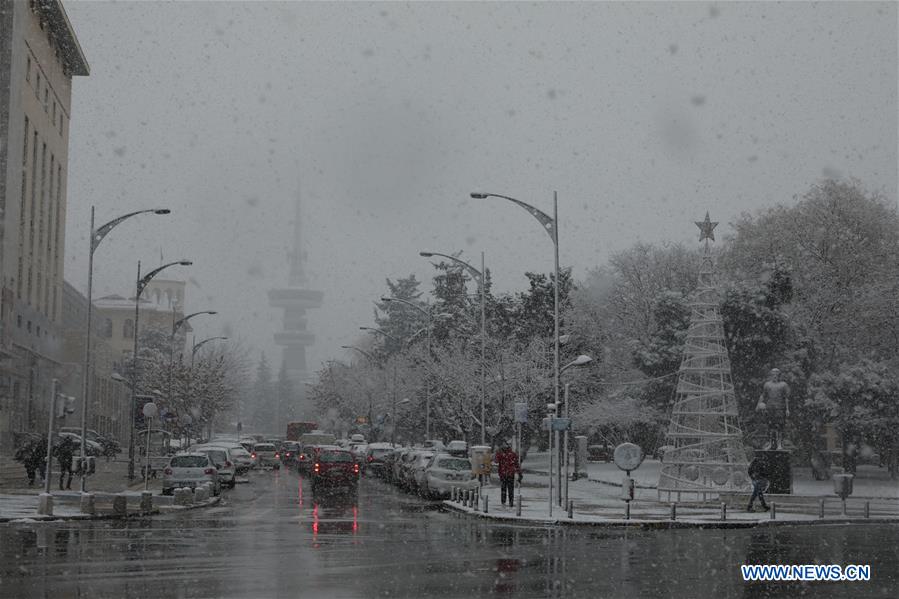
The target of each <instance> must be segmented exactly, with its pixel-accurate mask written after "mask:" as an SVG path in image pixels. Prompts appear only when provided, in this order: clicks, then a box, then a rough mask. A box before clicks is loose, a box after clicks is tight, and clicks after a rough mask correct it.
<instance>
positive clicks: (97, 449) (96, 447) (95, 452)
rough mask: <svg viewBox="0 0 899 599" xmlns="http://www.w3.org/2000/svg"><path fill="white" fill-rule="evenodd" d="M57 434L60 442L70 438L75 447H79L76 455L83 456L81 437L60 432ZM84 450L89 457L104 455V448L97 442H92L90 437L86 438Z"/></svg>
mask: <svg viewBox="0 0 899 599" xmlns="http://www.w3.org/2000/svg"><path fill="white" fill-rule="evenodd" d="M57 434H58V436H59V439H60V440H62V438H63V437H69V438H70V439H72V442H74V443H75V446H76V447H77V449H76V450H75V451H76V455H81V435H79V434H77V433H70V432H64V431H60V432H59V433H57ZM84 450H85V451H86V452H87V455H89V456H91V455H92V456H99V455H103V446H102V445H100V444H99V443H97V442H96V441H91V440H90V436H86V437H85V442H84Z"/></svg>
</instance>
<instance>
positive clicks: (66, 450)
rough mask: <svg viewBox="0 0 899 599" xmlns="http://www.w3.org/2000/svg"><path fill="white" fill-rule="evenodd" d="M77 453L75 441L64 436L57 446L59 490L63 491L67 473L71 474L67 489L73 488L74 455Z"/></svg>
mask: <svg viewBox="0 0 899 599" xmlns="http://www.w3.org/2000/svg"><path fill="white" fill-rule="evenodd" d="M74 454H75V443H74V441H72V438H71V437H68V436H66V437H63V439H62V441H60V443H59V445H58V446H57V447H56V461H57V463H58V464H59V490H60V491H62V481H63V479H64V478H65V475H66V473H68V474H69V480H68V482H66V489H71V488H72V457H73V455H74Z"/></svg>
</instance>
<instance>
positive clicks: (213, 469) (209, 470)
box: [203, 468, 215, 474]
mask: <svg viewBox="0 0 899 599" xmlns="http://www.w3.org/2000/svg"><path fill="white" fill-rule="evenodd" d="M203 474H215V468H207V469H206V470H204V471H203Z"/></svg>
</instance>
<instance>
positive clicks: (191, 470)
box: [162, 453, 222, 495]
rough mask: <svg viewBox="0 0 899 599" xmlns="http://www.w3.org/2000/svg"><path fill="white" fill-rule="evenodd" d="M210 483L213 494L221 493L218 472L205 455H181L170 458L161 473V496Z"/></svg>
mask: <svg viewBox="0 0 899 599" xmlns="http://www.w3.org/2000/svg"><path fill="white" fill-rule="evenodd" d="M207 482H209V483H212V489H213V494H215V495H218V494H219V493H221V491H222V486H221V483H219V474H218V470H216V469H215V464H213V463H212V460H211V459H210V458H209V456H208V455H206V454H205V453H182V454H178V455H174V456H172V458H171V459H170V460H169V464H168V466H166V467H165V469H164V470H163V471H162V494H163V495H171V494H172V492H173V491H174V490H175V489H176V488H178V487H190V488H191V489H195V488H197V486H199V485H202V484H203V483H207Z"/></svg>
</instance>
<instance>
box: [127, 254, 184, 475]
mask: <svg viewBox="0 0 899 599" xmlns="http://www.w3.org/2000/svg"><path fill="white" fill-rule="evenodd" d="M192 264H193V262H191V261H190V260H178V261H175V262H169V263H168V264H163V265H162V266H160V267H158V268H155V269H153V270H151V271H150V272H148V273H147V274H146V275H144V276H143V277H141V276H140V260H138V261H137V284H136V286H135V294H134V325H133V326H132V328H131V333H132V336H133V337H134V351H133V353H132V354H131V355H132V357H133V362H134V364H133V365H132V367H131V417H130V421H131V424H130V427H129V428H130V434H129V435H128V480H134V417H135V414H136V412H137V403H136V402H137V364H138V362H139V360H138V358H137V344H138V331H139V330H140V329H139V326H138V323H139V321H140V296H141V295H143V293H144V289H146V287H147V285H149V284H150V281H152V280H153V277H155V276H156V275H158V274H159V273H160V272H162V271H163V270H165V269H167V268H169V267H170V266H190V265H192Z"/></svg>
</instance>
